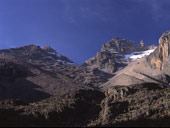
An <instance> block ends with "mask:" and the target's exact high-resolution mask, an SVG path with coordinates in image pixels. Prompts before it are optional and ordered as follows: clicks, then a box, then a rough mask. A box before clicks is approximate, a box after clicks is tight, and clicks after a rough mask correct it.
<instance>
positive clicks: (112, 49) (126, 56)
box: [84, 38, 156, 73]
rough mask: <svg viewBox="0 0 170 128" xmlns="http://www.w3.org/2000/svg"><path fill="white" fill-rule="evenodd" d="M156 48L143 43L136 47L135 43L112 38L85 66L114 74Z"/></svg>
mask: <svg viewBox="0 0 170 128" xmlns="http://www.w3.org/2000/svg"><path fill="white" fill-rule="evenodd" d="M155 47H156V46H154V45H153V46H145V44H144V42H143V41H141V43H140V44H139V45H134V41H127V40H125V39H121V38H112V40H110V41H108V42H107V43H104V44H103V45H102V48H101V51H100V52H98V53H97V55H96V56H95V57H92V58H90V59H89V60H87V61H86V62H85V64H84V65H85V66H89V67H92V68H98V69H100V70H103V71H105V72H109V73H114V72H116V71H119V70H121V69H123V68H124V67H125V66H127V65H128V64H129V63H130V62H132V61H134V60H136V59H140V58H141V57H144V56H145V53H148V52H150V51H148V50H153V49H155ZM145 51H148V52H145ZM147 55H148V54H147Z"/></svg>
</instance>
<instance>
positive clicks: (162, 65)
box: [148, 31, 170, 70]
mask: <svg viewBox="0 0 170 128" xmlns="http://www.w3.org/2000/svg"><path fill="white" fill-rule="evenodd" d="M169 54H170V31H166V32H164V33H163V34H162V36H161V37H160V39H159V47H158V48H157V49H156V50H155V52H153V53H152V54H151V55H150V56H149V57H148V59H149V62H150V64H151V66H152V67H154V68H156V69H159V70H164V69H167V67H169V61H168V60H169V59H170V58H169Z"/></svg>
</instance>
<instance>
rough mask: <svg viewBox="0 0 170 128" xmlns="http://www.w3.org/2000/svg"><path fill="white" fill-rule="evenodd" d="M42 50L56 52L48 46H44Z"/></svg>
mask: <svg viewBox="0 0 170 128" xmlns="http://www.w3.org/2000/svg"><path fill="white" fill-rule="evenodd" d="M43 50H45V51H47V52H54V53H57V52H56V50H54V49H53V48H51V47H50V46H49V45H46V46H45V47H44V48H43Z"/></svg>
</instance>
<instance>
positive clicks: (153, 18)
mask: <svg viewBox="0 0 170 128" xmlns="http://www.w3.org/2000/svg"><path fill="white" fill-rule="evenodd" d="M169 29H170V0H0V48H1V49H2V48H10V47H17V46H23V45H28V44H36V45H40V46H44V45H46V44H49V45H50V46H52V47H53V48H55V49H56V50H57V51H58V52H59V53H61V54H63V55H66V56H67V57H69V58H70V59H72V60H73V61H75V62H77V63H79V64H80V63H83V62H84V61H85V60H87V59H88V58H90V57H92V56H95V55H96V52H97V51H99V50H100V48H101V45H102V43H104V42H106V41H108V40H111V39H112V37H120V38H124V39H127V40H134V41H135V43H136V44H137V43H139V41H140V40H144V42H145V43H146V44H148V45H150V44H158V38H159V37H160V35H161V34H162V32H164V31H166V30H169Z"/></svg>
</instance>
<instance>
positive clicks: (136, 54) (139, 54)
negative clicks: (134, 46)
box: [125, 49, 155, 60]
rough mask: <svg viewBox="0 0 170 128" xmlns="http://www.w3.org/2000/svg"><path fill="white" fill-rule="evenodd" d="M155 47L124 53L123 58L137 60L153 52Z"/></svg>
mask: <svg viewBox="0 0 170 128" xmlns="http://www.w3.org/2000/svg"><path fill="white" fill-rule="evenodd" d="M154 51H155V49H151V50H147V51H141V52H133V53H132V54H128V55H125V59H126V60H128V59H131V60H138V59H141V58H143V57H145V56H148V55H150V54H151V53H152V52H154Z"/></svg>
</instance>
